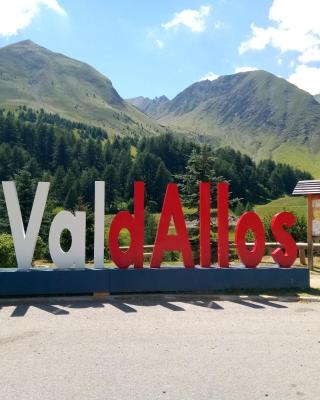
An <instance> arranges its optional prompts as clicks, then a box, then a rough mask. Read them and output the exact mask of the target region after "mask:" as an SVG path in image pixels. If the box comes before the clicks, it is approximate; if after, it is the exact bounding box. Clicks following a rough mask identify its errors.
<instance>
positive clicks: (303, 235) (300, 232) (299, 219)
mask: <svg viewBox="0 0 320 400" xmlns="http://www.w3.org/2000/svg"><path fill="white" fill-rule="evenodd" d="M290 212H291V213H292V214H293V215H294V216H295V217H296V223H295V224H294V225H293V227H292V228H290V229H287V231H288V232H289V233H290V234H291V235H292V236H293V238H294V240H295V241H296V242H306V240H307V220H306V218H305V217H304V216H302V215H298V214H296V213H294V212H292V211H290ZM271 220H272V216H268V217H265V218H264V219H263V225H264V229H265V232H266V240H267V241H270V242H273V241H274V240H275V239H274V237H273V235H272V231H271Z"/></svg>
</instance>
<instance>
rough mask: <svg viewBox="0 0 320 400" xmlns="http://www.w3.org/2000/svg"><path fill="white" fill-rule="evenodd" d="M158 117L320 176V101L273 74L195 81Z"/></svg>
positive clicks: (175, 125) (255, 154)
mask: <svg viewBox="0 0 320 400" xmlns="http://www.w3.org/2000/svg"><path fill="white" fill-rule="evenodd" d="M153 116H154V117H155V118H156V119H157V120H158V121H159V122H160V123H161V124H164V125H170V126H174V127H176V128H182V129H183V130H184V131H186V130H188V131H189V132H193V133H194V134H201V135H203V134H204V135H206V136H207V138H209V139H210V140H212V141H214V142H216V143H217V144H218V145H230V146H232V147H233V148H235V149H238V150H240V151H242V152H245V153H247V154H250V155H252V156H254V158H255V159H256V160H260V159H263V158H269V157H271V158H274V159H275V160H277V161H281V162H289V163H290V164H292V165H295V166H297V167H299V168H304V169H307V170H308V171H310V172H312V173H313V174H315V175H316V176H320V104H319V103H317V101H316V100H315V98H314V97H313V96H311V95H310V94H309V93H307V92H305V91H303V90H300V89H298V88H297V87H296V86H294V85H292V84H290V83H289V82H287V81H286V80H284V79H281V78H278V77H276V76H275V75H272V74H270V73H268V72H265V71H253V72H244V73H238V74H234V75H228V76H222V77H220V78H218V79H216V80H214V81H208V80H207V81H201V82H197V83H194V84H193V85H191V86H190V87H188V88H187V89H185V90H184V91H182V92H181V93H179V94H178V95H177V96H176V97H175V98H174V99H173V100H171V101H168V102H167V103H166V104H165V106H164V107H162V108H161V109H160V108H159V110H158V113H156V114H153Z"/></svg>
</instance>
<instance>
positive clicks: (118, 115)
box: [0, 40, 159, 133]
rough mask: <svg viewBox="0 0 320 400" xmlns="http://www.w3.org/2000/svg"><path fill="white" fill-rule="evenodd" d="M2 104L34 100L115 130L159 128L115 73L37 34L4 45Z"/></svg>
mask: <svg viewBox="0 0 320 400" xmlns="http://www.w3.org/2000/svg"><path fill="white" fill-rule="evenodd" d="M0 104H1V105H3V106H17V105H25V104H26V105H28V106H31V107H32V108H35V109H40V108H43V109H45V110H46V111H48V112H51V113H58V114H59V115H61V116H62V117H65V118H69V119H71V120H75V121H80V122H86V123H91V124H93V125H96V126H101V127H103V128H105V129H107V130H109V131H111V132H112V133H126V132H127V131H128V129H129V130H130V129H132V130H133V131H135V132H140V131H141V132H143V133H147V132H148V131H150V132H152V133H154V132H156V131H157V130H158V129H159V126H158V124H157V123H155V122H154V121H153V120H152V119H150V118H149V117H148V116H146V114H144V113H142V112H140V111H139V110H137V108H135V107H133V106H131V105H130V104H129V103H127V102H126V101H125V100H124V99H122V97H121V96H120V95H119V94H118V92H117V91H116V89H115V88H114V87H113V85H112V82H111V81H110V79H109V78H107V77H106V76H104V75H103V74H101V73H100V72H99V71H97V70H95V69H94V68H93V67H91V66H90V65H89V64H87V63H84V62H82V61H78V60H75V59H73V58H70V57H67V56H65V55H63V54H60V53H55V52H52V51H50V50H48V49H46V48H44V47H42V46H39V45H38V44H36V43H34V42H32V41H31V40H25V41H22V42H17V43H14V44H11V45H7V46H5V47H2V48H1V49H0Z"/></svg>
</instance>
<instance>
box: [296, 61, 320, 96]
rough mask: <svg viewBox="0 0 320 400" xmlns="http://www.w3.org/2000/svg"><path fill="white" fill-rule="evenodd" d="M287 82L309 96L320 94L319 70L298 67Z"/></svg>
mask: <svg viewBox="0 0 320 400" xmlns="http://www.w3.org/2000/svg"><path fill="white" fill-rule="evenodd" d="M288 81H289V82H291V83H293V84H294V85H296V86H298V87H299V88H300V89H303V90H306V91H307V92H309V93H311V94H318V93H320V68H316V67H308V66H306V65H298V66H297V67H296V69H295V72H294V73H293V74H291V75H290V76H289V78H288Z"/></svg>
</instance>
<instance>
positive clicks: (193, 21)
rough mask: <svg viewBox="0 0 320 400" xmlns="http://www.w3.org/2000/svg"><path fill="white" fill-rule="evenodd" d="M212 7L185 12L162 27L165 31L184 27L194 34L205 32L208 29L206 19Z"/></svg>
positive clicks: (177, 14)
mask: <svg viewBox="0 0 320 400" xmlns="http://www.w3.org/2000/svg"><path fill="white" fill-rule="evenodd" d="M210 12H211V6H201V7H200V8H199V9H198V10H190V9H187V10H183V11H181V12H179V13H176V14H175V15H174V17H173V18H172V19H171V20H170V21H168V22H167V23H165V24H162V25H161V26H162V27H163V28H164V29H167V30H168V29H172V28H175V27H178V26H180V25H184V26H186V27H187V28H189V29H190V30H191V31H192V32H203V31H204V30H205V29H206V17H208V16H209V15H210Z"/></svg>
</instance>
